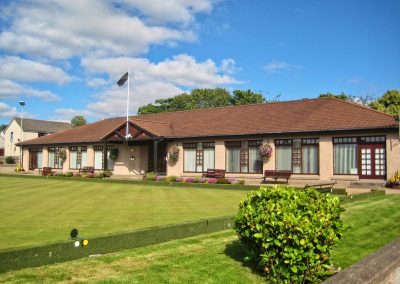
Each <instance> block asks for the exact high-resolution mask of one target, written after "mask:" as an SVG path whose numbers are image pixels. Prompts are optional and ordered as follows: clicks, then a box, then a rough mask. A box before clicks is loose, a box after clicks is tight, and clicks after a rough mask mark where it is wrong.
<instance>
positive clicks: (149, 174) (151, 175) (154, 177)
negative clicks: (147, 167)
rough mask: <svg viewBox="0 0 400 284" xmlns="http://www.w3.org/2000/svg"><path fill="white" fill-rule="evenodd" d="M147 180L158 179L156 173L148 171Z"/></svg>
mask: <svg viewBox="0 0 400 284" xmlns="http://www.w3.org/2000/svg"><path fill="white" fill-rule="evenodd" d="M144 179H146V180H156V174H155V173H154V172H148V173H147V174H146V176H145V177H144Z"/></svg>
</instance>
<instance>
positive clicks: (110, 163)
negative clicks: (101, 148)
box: [107, 145, 114, 171]
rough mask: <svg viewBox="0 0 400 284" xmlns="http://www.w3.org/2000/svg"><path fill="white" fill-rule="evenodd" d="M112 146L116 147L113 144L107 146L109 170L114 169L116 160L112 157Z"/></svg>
mask: <svg viewBox="0 0 400 284" xmlns="http://www.w3.org/2000/svg"><path fill="white" fill-rule="evenodd" d="M112 148H114V146H112V145H110V146H107V170H110V171H113V170H114V160H112V159H110V153H111V149H112Z"/></svg>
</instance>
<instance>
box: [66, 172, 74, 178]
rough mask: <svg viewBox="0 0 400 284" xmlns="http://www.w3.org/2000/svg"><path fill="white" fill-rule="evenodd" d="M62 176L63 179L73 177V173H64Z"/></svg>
mask: <svg viewBox="0 0 400 284" xmlns="http://www.w3.org/2000/svg"><path fill="white" fill-rule="evenodd" d="M64 176H65V177H73V176H74V173H72V172H66V173H65V174H64Z"/></svg>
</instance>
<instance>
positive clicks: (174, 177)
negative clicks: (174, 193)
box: [165, 176, 178, 182]
mask: <svg viewBox="0 0 400 284" xmlns="http://www.w3.org/2000/svg"><path fill="white" fill-rule="evenodd" d="M177 178H178V177H177V176H169V177H166V178H165V181H166V182H176V179H177Z"/></svg>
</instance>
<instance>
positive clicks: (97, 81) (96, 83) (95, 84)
mask: <svg viewBox="0 0 400 284" xmlns="http://www.w3.org/2000/svg"><path fill="white" fill-rule="evenodd" d="M107 84H108V81H107V80H104V79H102V78H93V79H89V80H88V81H87V82H86V85H88V86H89V87H91V88H99V87H103V86H105V85H107Z"/></svg>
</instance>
